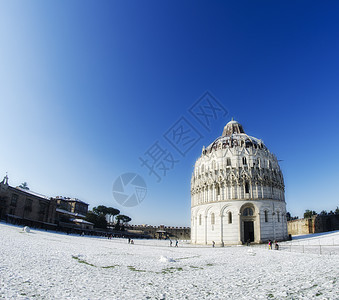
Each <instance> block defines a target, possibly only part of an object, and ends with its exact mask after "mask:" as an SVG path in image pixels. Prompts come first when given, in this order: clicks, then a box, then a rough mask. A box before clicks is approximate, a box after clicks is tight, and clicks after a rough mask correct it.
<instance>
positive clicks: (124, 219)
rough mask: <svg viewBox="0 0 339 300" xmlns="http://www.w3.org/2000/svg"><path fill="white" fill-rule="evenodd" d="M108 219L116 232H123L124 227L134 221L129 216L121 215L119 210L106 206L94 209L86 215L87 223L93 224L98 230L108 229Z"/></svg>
mask: <svg viewBox="0 0 339 300" xmlns="http://www.w3.org/2000/svg"><path fill="white" fill-rule="evenodd" d="M107 219H109V220H110V223H113V226H114V229H116V230H123V229H124V225H125V224H126V223H128V222H130V221H131V220H132V219H131V218H130V217H129V216H126V215H122V214H120V210H119V209H116V208H114V207H107V206H104V205H99V206H96V207H93V209H92V210H89V211H88V213H87V215H86V221H88V222H91V223H93V224H94V227H96V228H102V229H107V226H108V222H107Z"/></svg>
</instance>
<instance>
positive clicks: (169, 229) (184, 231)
mask: <svg viewBox="0 0 339 300" xmlns="http://www.w3.org/2000/svg"><path fill="white" fill-rule="evenodd" d="M125 230H127V232H129V233H134V234H141V235H144V236H147V237H149V238H152V239H178V240H189V239H190V238H191V229H190V228H189V227H174V226H164V225H160V226H151V225H126V226H125Z"/></svg>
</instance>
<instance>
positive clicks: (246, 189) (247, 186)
mask: <svg viewBox="0 0 339 300" xmlns="http://www.w3.org/2000/svg"><path fill="white" fill-rule="evenodd" d="M249 192H250V185H249V184H248V182H247V181H246V182H245V193H246V194H248V193H249Z"/></svg>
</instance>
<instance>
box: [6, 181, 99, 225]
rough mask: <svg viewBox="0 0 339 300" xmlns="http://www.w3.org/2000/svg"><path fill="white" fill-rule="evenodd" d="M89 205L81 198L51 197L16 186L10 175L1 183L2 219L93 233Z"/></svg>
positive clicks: (16, 222) (23, 223) (22, 223)
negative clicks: (91, 231) (88, 217)
mask: <svg viewBox="0 0 339 300" xmlns="http://www.w3.org/2000/svg"><path fill="white" fill-rule="evenodd" d="M87 212H88V204H87V203H85V202H84V201H81V200H79V199H77V198H69V197H61V196H57V197H55V198H50V197H47V196H44V195H41V194H38V193H36V192H32V191H30V190H29V189H23V188H20V187H12V186H10V185H9V184H8V176H7V175H6V176H5V177H4V179H3V181H1V182H0V219H3V220H6V221H7V222H10V223H14V224H21V225H28V226H34V227H41V228H42V227H43V228H57V227H58V228H60V229H62V228H67V230H68V229H78V230H79V229H81V230H92V229H93V225H94V224H93V223H91V222H88V221H86V220H84V218H86V215H87Z"/></svg>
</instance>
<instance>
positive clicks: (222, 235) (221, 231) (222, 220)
mask: <svg viewBox="0 0 339 300" xmlns="http://www.w3.org/2000/svg"><path fill="white" fill-rule="evenodd" d="M223 230H224V215H223V213H221V214H220V243H221V245H222V244H223V242H224V232H223Z"/></svg>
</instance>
